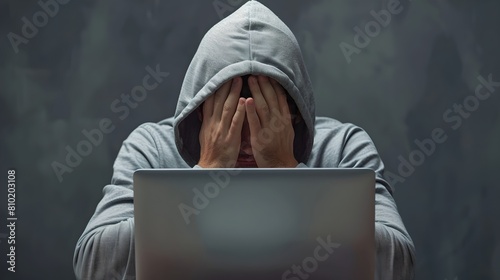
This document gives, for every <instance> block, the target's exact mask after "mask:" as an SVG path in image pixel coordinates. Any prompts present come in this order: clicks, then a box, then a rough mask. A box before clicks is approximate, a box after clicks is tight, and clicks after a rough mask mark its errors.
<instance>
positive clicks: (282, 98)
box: [270, 79, 290, 116]
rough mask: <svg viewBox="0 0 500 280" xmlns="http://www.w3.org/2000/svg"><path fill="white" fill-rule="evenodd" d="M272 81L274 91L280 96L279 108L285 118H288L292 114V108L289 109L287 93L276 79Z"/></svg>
mask: <svg viewBox="0 0 500 280" xmlns="http://www.w3.org/2000/svg"><path fill="white" fill-rule="evenodd" d="M270 80H271V85H272V86H273V88H274V91H275V92H276V95H277V96H278V104H279V105H278V107H279V110H280V112H281V114H282V115H283V116H288V115H289V114H290V108H289V107H288V101H287V100H286V98H287V97H286V95H287V93H286V91H285V89H284V88H283V87H282V86H281V84H280V83H278V82H277V81H276V80H274V79H270Z"/></svg>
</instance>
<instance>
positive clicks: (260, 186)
mask: <svg viewBox="0 0 500 280" xmlns="http://www.w3.org/2000/svg"><path fill="white" fill-rule="evenodd" d="M134 212H135V214H134V215H135V216H134V217H135V218H134V219H135V261H136V277H137V279H139V280H156V279H169V280H180V279H182V280H188V279H193V280H194V279H196V280H212V279H214V280H215V279H217V280H226V279H243V280H246V279H260V280H267V279H269V280H271V279H272V280H280V279H282V280H286V279H289V280H300V279H309V280H315V279H318V280H319V279H321V280H323V279H328V280H331V279H342V280H348V279H353V280H358V279H362V280H370V279H373V278H374V275H375V238H374V231H375V220H374V219H375V173H374V172H373V171H372V170H370V169H334V168H291V169H288V168H279V169H274V168H273V169H265V168H248V169H141V170H138V171H136V172H135V173H134Z"/></svg>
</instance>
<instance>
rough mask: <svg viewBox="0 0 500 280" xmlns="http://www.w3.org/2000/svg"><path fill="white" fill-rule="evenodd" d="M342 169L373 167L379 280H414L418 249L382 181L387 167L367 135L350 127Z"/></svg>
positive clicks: (352, 126)
mask: <svg viewBox="0 0 500 280" xmlns="http://www.w3.org/2000/svg"><path fill="white" fill-rule="evenodd" d="M339 167H342V168H370V169H373V170H374V171H375V174H376V175H375V176H376V178H375V180H376V183H375V242H376V255H377V262H376V279H381V280H390V279H404V280H409V279H414V264H415V247H414V245H413V241H412V239H411V237H410V235H409V234H408V232H407V231H406V228H405V226H404V224H403V221H402V219H401V217H400V215H399V213H398V210H397V206H396V203H395V201H394V198H393V197H392V190H391V187H390V185H389V183H388V182H387V181H385V180H384V179H383V173H384V164H383V163H382V160H381V159H380V156H379V155H378V152H377V150H376V148H375V145H374V144H373V142H372V140H371V138H370V137H369V136H368V134H367V133H366V132H365V131H364V130H362V129H361V128H359V127H357V126H354V125H350V126H349V129H348V131H347V133H346V135H345V140H344V145H343V150H342V152H341V160H340V163H339Z"/></svg>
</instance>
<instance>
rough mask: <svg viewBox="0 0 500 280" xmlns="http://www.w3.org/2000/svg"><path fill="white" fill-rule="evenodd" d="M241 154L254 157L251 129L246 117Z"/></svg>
mask: <svg viewBox="0 0 500 280" xmlns="http://www.w3.org/2000/svg"><path fill="white" fill-rule="evenodd" d="M240 154H244V155H250V156H251V155H253V152H252V144H251V142H250V127H249V126H248V120H247V118H246V117H245V121H244V122H243V128H242V130H241V145H240Z"/></svg>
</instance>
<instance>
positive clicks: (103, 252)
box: [74, 218, 135, 280]
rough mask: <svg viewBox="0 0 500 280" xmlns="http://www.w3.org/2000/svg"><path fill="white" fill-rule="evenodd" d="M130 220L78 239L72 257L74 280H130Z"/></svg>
mask: <svg viewBox="0 0 500 280" xmlns="http://www.w3.org/2000/svg"><path fill="white" fill-rule="evenodd" d="M133 228H134V222H133V218H131V219H127V220H125V221H122V222H120V223H117V224H114V225H107V226H104V227H101V228H98V229H96V230H94V231H92V232H89V233H88V234H87V235H85V236H82V238H81V239H80V241H79V243H78V244H77V247H76V250H75V256H74V270H75V274H76V277H77V279H111V280H114V279H134V278H129V277H134V276H135V265H134V260H135V259H134V257H135V256H134V254H135V252H134V230H133Z"/></svg>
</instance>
